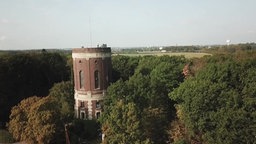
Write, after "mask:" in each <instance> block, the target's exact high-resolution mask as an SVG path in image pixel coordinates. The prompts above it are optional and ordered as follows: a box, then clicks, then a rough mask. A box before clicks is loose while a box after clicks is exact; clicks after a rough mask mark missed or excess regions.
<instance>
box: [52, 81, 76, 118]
mask: <svg viewBox="0 0 256 144" xmlns="http://www.w3.org/2000/svg"><path fill="white" fill-rule="evenodd" d="M73 91H74V87H73V84H72V83H71V82H70V81H66V82H60V83H56V84H54V86H53V87H52V88H51V89H50V93H49V96H50V97H51V98H53V100H54V101H55V102H56V104H57V106H58V108H59V111H60V115H61V117H60V119H61V120H62V121H63V122H65V123H66V122H71V120H72V119H73V117H74V92H73Z"/></svg>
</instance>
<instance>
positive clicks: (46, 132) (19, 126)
mask: <svg viewBox="0 0 256 144" xmlns="http://www.w3.org/2000/svg"><path fill="white" fill-rule="evenodd" d="M61 125H62V123H60V121H59V112H58V111H56V103H55V102H54V101H53V100H52V99H51V98H50V97H44V98H40V97H36V96H34V97H29V98H27V99H24V100H22V101H21V102H20V103H19V104H18V105H17V106H14V107H13V108H12V111H11V115H10V122H9V124H8V130H9V132H10V133H11V134H12V135H13V137H14V138H15V139H16V140H18V141H25V142H27V143H50V142H54V143H58V138H57V135H58V134H59V133H57V132H59V131H61V130H60V129H61V128H62V126H61ZM62 133H63V134H64V132H62Z"/></svg>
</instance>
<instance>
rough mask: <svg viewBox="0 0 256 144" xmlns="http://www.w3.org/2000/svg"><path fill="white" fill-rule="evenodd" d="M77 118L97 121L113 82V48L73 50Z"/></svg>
mask: <svg viewBox="0 0 256 144" xmlns="http://www.w3.org/2000/svg"><path fill="white" fill-rule="evenodd" d="M72 58H73V70H74V89H75V94H74V98H75V106H74V109H75V116H76V118H80V119H97V118H98V117H99V116H100V115H101V112H102V102H103V99H104V98H105V97H106V91H107V87H108V85H109V82H110V81H111V73H112V66H111V48H110V47H107V46H106V45H104V47H97V48H74V49H73V50H72Z"/></svg>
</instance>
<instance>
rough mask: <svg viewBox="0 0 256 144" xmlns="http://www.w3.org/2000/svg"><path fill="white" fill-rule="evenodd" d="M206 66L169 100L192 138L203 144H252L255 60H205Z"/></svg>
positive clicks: (255, 118) (181, 86)
mask: <svg viewBox="0 0 256 144" xmlns="http://www.w3.org/2000/svg"><path fill="white" fill-rule="evenodd" d="M207 59H208V63H207V65H206V66H205V67H204V68H202V69H201V70H199V71H198V72H197V73H196V74H195V76H194V77H190V78H188V79H187V80H186V81H185V82H184V83H182V84H181V85H180V86H179V87H178V88H177V89H175V90H174V91H173V92H171V93H170V97H171V98H172V99H173V100H175V101H176V102H177V103H178V106H177V108H178V110H179V111H181V113H182V115H181V117H180V118H181V120H182V122H184V124H185V127H186V129H187V131H188V135H189V136H190V137H191V138H195V139H197V140H198V141H201V142H205V143H254V141H255V137H254V136H255V133H256V130H255V127H256V125H255V121H256V115H255V114H256V113H255V108H254V107H255V106H256V105H255V102H256V101H255V100H256V97H255V88H252V87H253V86H255V82H254V81H255V80H256V79H255V76H256V75H255V71H256V68H255V67H256V63H255V60H256V59H255V58H248V59H247V58H245V59H243V60H241V59H240V60H239V61H237V60H236V59H234V58H232V57H230V56H214V57H212V58H207Z"/></svg>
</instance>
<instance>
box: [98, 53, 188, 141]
mask: <svg viewBox="0 0 256 144" xmlns="http://www.w3.org/2000/svg"><path fill="white" fill-rule="evenodd" d="M185 61H186V60H185V59H184V57H169V56H161V57H155V56H147V57H141V58H140V59H139V65H138V66H137V68H136V69H135V70H134V74H133V75H132V76H130V77H129V79H128V80H123V79H121V80H119V81H117V82H115V83H113V84H112V85H110V87H109V88H108V95H107V98H106V99H105V102H104V113H103V116H102V118H101V119H102V120H101V122H102V125H103V130H104V132H107V133H108V134H106V136H107V137H108V135H111V140H112V139H113V138H112V137H114V138H118V139H121V137H122V138H124V139H128V138H126V137H125V136H127V135H129V133H127V132H128V131H129V129H128V128H130V125H129V123H128V122H127V121H126V120H125V118H126V117H125V115H127V114H126V113H127V112H126V111H123V110H122V109H124V108H127V109H128V107H129V113H132V114H134V115H135V116H134V117H133V118H134V119H133V120H134V123H136V122H138V124H139V126H138V127H133V129H134V131H136V133H137V134H141V133H143V135H141V138H143V140H148V142H152V143H165V142H166V141H167V140H168V134H167V132H166V130H167V128H168V125H169V123H170V121H171V120H172V119H173V116H174V113H175V111H174V110H175V109H174V108H173V109H171V106H170V105H171V101H170V99H169V97H168V93H169V92H171V91H172V90H173V89H174V88H175V87H177V86H178V85H179V83H180V82H182V81H183V76H182V68H183V65H184V63H185ZM117 106H119V107H117ZM133 107H135V108H133ZM117 115H123V116H124V117H119V116H117ZM114 121H120V123H121V124H122V125H117V124H116V122H114ZM135 121H136V122H135ZM117 130H118V133H116V131H117ZM140 140H141V139H140ZM124 142H125V141H124Z"/></svg>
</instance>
